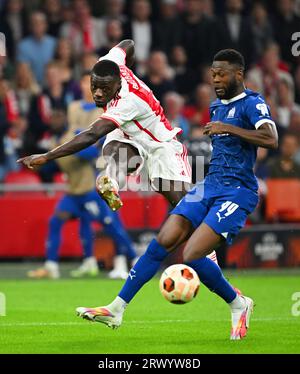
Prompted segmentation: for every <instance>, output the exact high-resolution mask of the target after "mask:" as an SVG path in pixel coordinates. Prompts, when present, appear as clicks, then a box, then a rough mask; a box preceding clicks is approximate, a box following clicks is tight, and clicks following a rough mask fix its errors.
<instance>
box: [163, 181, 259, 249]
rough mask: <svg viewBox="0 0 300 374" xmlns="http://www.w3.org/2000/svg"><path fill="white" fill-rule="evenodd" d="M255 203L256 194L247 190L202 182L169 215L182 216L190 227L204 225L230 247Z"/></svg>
mask: <svg viewBox="0 0 300 374" xmlns="http://www.w3.org/2000/svg"><path fill="white" fill-rule="evenodd" d="M257 203H258V195H257V193H255V192H254V191H252V190H249V189H248V188H245V187H243V186H239V185H238V184H235V185H233V186H227V185H220V184H216V185H214V184H212V183H208V182H205V181H204V182H201V183H197V184H196V186H195V187H194V188H193V189H192V190H191V191H190V192H188V193H187V194H186V195H185V196H184V197H183V198H182V199H181V200H180V202H179V203H178V204H177V206H176V207H175V208H174V209H173V210H172V211H171V213H170V214H178V215H181V216H184V217H185V218H187V219H188V220H189V221H190V222H191V223H192V225H193V227H194V228H197V227H198V226H200V224H201V223H202V222H205V223H206V224H207V225H208V226H209V227H211V228H212V229H213V230H214V231H215V232H216V233H217V234H220V235H222V236H223V237H224V238H225V239H226V242H227V243H228V244H231V243H232V240H233V238H234V237H235V236H236V235H237V234H238V232H239V231H240V229H241V228H242V227H243V226H244V224H245V222H246V219H247V215H248V214H250V213H251V212H253V210H254V209H255V207H256V205H257Z"/></svg>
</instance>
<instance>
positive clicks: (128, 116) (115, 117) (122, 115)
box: [100, 97, 141, 127]
mask: <svg viewBox="0 0 300 374" xmlns="http://www.w3.org/2000/svg"><path fill="white" fill-rule="evenodd" d="M140 114H141V113H139V111H138V108H137V106H136V104H135V103H134V101H133V100H130V99H129V98H128V97H127V98H122V99H119V100H118V101H117V102H116V103H115V104H114V105H113V106H111V107H109V108H108V109H107V111H106V112H105V113H103V114H102V115H101V117H100V118H104V119H108V120H110V121H112V122H114V124H115V125H117V126H118V127H122V126H123V125H124V124H126V123H128V122H130V121H133V120H135V119H136V118H137V117H138V116H139V115H140Z"/></svg>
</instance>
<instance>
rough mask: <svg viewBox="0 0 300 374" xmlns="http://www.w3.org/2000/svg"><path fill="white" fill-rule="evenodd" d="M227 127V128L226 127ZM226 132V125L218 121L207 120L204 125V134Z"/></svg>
mask: <svg viewBox="0 0 300 374" xmlns="http://www.w3.org/2000/svg"><path fill="white" fill-rule="evenodd" d="M226 127H227V128H226ZM227 132H228V125H226V124H225V123H223V122H220V121H214V122H208V123H207V124H206V125H205V126H204V132H203V134H204V135H216V134H226V133H227Z"/></svg>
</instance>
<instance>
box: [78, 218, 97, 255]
mask: <svg viewBox="0 0 300 374" xmlns="http://www.w3.org/2000/svg"><path fill="white" fill-rule="evenodd" d="M79 231H80V239H81V243H82V246H83V256H84V258H87V257H91V256H93V235H94V233H93V230H92V227H91V221H90V220H87V219H82V218H80V229H79Z"/></svg>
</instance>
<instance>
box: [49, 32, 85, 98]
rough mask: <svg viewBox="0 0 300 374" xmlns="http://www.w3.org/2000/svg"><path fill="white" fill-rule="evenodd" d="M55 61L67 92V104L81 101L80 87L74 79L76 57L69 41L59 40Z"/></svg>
mask: <svg viewBox="0 0 300 374" xmlns="http://www.w3.org/2000/svg"><path fill="white" fill-rule="evenodd" d="M54 61H55V63H56V64H57V66H59V69H60V75H61V79H62V82H63V85H64V89H65V91H66V92H67V102H68V103H70V102H71V101H72V100H78V99H80V97H81V92H80V86H79V83H78V82H77V81H76V80H75V79H74V69H75V57H74V52H73V48H72V44H71V43H70V41H69V40H68V39H66V38H60V39H59V40H58V42H57V47H56V51H55V55H54Z"/></svg>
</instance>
